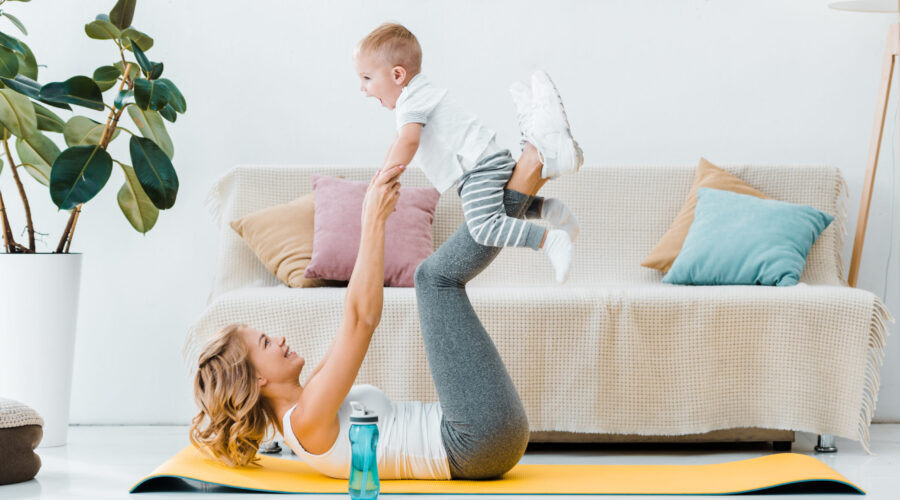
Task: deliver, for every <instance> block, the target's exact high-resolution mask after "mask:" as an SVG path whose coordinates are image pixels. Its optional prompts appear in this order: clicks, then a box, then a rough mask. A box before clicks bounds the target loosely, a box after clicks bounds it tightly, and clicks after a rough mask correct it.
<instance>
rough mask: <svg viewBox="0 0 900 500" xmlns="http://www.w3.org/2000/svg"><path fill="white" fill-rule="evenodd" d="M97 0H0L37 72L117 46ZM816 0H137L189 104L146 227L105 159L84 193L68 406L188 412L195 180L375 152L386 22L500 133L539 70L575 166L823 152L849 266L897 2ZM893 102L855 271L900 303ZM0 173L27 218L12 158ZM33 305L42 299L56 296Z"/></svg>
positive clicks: (201, 290)
mask: <svg viewBox="0 0 900 500" xmlns="http://www.w3.org/2000/svg"><path fill="white" fill-rule="evenodd" d="M113 4H114V1H113V0H79V1H77V2H73V1H70V0H41V1H38V2H31V3H14V2H7V3H6V4H4V5H3V9H4V10H7V9H8V10H9V11H10V12H12V13H14V14H15V15H17V16H19V17H20V18H21V19H22V20H23V21H24V22H25V24H26V25H27V27H28V29H29V32H30V35H29V36H28V37H26V38H25V41H26V42H27V43H29V44H30V46H31V47H32V48H33V50H34V52H35V53H36V54H37V57H38V61H39V62H40V63H42V64H45V65H47V67H46V68H42V70H41V81H42V82H49V81H54V80H61V79H64V78H68V77H69V76H71V75H74V74H88V75H89V74H91V72H92V71H93V70H94V68H96V67H98V66H101V65H104V64H110V63H111V62H113V61H115V60H116V57H117V55H118V53H117V51H116V49H115V46H114V45H113V44H112V43H111V42H108V41H106V42H102V41H96V40H90V39H88V38H87V37H86V36H85V35H84V31H83V25H84V23H86V22H88V21H90V20H91V19H93V17H94V15H95V14H97V13H100V12H107V11H108V10H109V8H110V7H111V6H112V5H113ZM826 5H827V1H826V0H791V1H784V0H628V1H626V0H606V1H588V0H581V1H576V0H569V1H550V0H544V1H539V0H527V1H522V0H518V1H516V0H505V1H477V0H457V1H441V2H438V1H422V0H404V1H395V0H380V1H378V2H371V1H363V0H355V1H347V0H340V1H336V0H335V1H323V0H319V1H288V0H278V1H275V0H268V1H256V2H236V1H222V0H217V1H214V0H191V1H179V2H176V1H174V0H141V1H140V2H139V3H138V8H137V14H136V16H135V25H136V26H137V27H138V28H140V29H142V30H144V31H146V32H147V33H149V34H151V35H152V36H154V37H155V39H156V44H155V46H154V47H153V49H151V51H150V52H149V55H150V57H151V59H154V60H162V61H164V62H165V74H166V76H168V77H169V78H171V79H172V80H174V81H175V82H176V83H177V84H178V85H179V87H180V88H181V90H182V91H183V93H184V94H185V96H186V97H187V102H188V113H187V114H186V115H184V116H181V117H179V119H178V122H177V123H176V124H174V125H172V126H171V127H170V129H169V130H170V132H171V135H172V137H173V139H174V142H175V150H176V154H175V166H176V169H177V170H178V174H179V178H180V181H181V189H180V192H179V195H178V201H177V203H176V205H175V207H174V208H173V209H171V210H169V211H167V212H163V213H162V215H161V217H160V220H159V222H158V224H157V227H156V228H155V229H153V230H152V231H151V232H150V233H149V234H147V235H146V236H142V235H140V234H138V233H136V232H134V231H133V230H132V229H131V228H130V226H129V225H128V223H127V222H126V220H125V219H124V217H123V216H122V215H121V213H120V211H119V209H118V206H117V205H116V201H115V195H116V192H117V190H118V188H119V186H120V185H121V183H122V176H121V173H120V172H115V173H114V174H113V177H112V179H111V180H110V185H108V186H107V188H106V189H105V190H104V191H103V192H102V193H101V194H100V195H99V196H98V197H97V198H95V199H94V200H92V201H91V202H90V203H88V204H87V205H86V206H85V209H84V211H83V214H82V216H81V218H80V219H79V223H78V228H77V231H76V234H75V238H74V243H73V245H72V248H73V251H78V252H83V253H85V254H86V255H85V260H84V270H83V282H82V294H81V316H80V320H79V325H78V337H77V348H76V352H75V373H74V378H73V384H74V388H73V400H72V421H73V422H75V423H186V422H187V421H188V419H189V418H190V417H191V416H192V415H193V413H194V406H193V402H192V400H191V395H190V387H189V385H190V384H189V375H188V373H187V371H186V369H185V367H184V366H183V364H182V361H181V357H180V356H181V354H180V353H181V347H182V344H183V339H184V335H185V332H186V330H187V327H188V325H190V324H191V322H192V321H193V320H194V319H195V318H196V317H197V316H198V315H199V314H200V312H201V310H202V309H203V308H204V306H205V304H206V299H207V294H208V292H209V289H210V284H211V280H212V273H213V265H214V261H215V256H216V235H215V232H214V231H213V227H212V223H211V221H210V219H209V217H208V215H207V213H206V211H205V209H204V207H203V199H204V196H205V194H206V191H207V189H208V187H209V186H210V184H211V183H212V182H213V181H214V180H215V179H216V178H217V177H218V176H219V175H221V174H222V173H224V172H225V171H226V170H227V169H229V168H230V167H231V166H233V165H235V164H237V163H244V162H253V163H314V162H323V163H343V164H372V165H373V166H374V165H376V164H377V163H379V162H380V161H381V160H382V159H383V158H384V154H385V148H386V147H387V146H388V144H389V142H390V140H391V139H392V137H393V133H394V132H393V129H392V118H393V117H392V114H391V113H390V112H389V111H387V110H385V109H382V108H380V107H379V105H378V103H377V102H376V101H374V100H366V99H364V98H363V97H362V96H361V94H360V93H359V91H358V81H357V79H356V77H355V74H354V72H353V69H352V65H351V59H350V55H351V51H352V47H353V45H354V43H355V42H356V41H357V40H358V39H360V38H361V37H362V36H364V35H365V34H366V33H367V32H368V31H369V30H370V29H372V28H373V27H375V26H376V25H377V24H379V23H381V22H383V21H386V20H395V21H399V22H402V23H404V24H406V25H407V26H408V27H409V28H410V29H411V30H412V31H413V32H414V33H415V34H416V35H417V36H418V37H419V40H420V42H421V44H422V46H423V48H424V54H425V56H424V57H425V59H424V70H425V71H426V72H428V73H429V75H430V76H431V77H432V79H433V80H435V81H437V82H440V83H442V84H445V85H446V86H448V87H449V88H452V89H453V91H454V92H457V93H458V95H459V96H460V97H461V98H462V99H464V100H465V101H466V102H468V105H469V107H470V108H472V109H473V110H477V111H478V113H479V114H480V115H481V117H482V118H483V119H484V121H485V122H487V123H488V124H490V125H491V126H494V127H496V129H497V130H498V132H499V135H500V138H501V140H502V142H503V143H505V145H508V146H513V145H514V144H515V142H516V125H515V118H514V109H513V105H512V103H511V102H510V100H509V98H508V94H507V90H506V89H507V87H508V85H509V83H510V82H511V81H512V80H514V79H524V78H526V77H527V75H529V74H530V72H531V71H532V70H534V69H536V68H539V67H543V68H546V69H547V70H549V72H550V73H551V74H552V75H553V76H554V78H555V79H556V81H557V83H558V85H559V87H560V90H561V92H562V93H563V94H564V96H565V99H566V103H567V105H568V110H569V117H570V121H571V123H572V127H573V130H574V131H575V134H576V137H577V138H578V139H579V141H580V143H581V144H582V145H583V147H584V151H585V161H586V162H587V163H588V164H637V163H644V164H654V163H665V164H696V162H697V160H698V158H699V157H700V156H701V155H704V156H706V157H707V158H709V159H710V160H711V161H713V162H715V163H721V164H727V163H818V164H822V163H825V164H832V165H836V166H839V167H840V168H841V169H842V170H843V172H844V175H845V176H846V178H847V180H848V183H849V186H850V191H851V193H852V194H851V199H850V201H849V205H848V207H849V209H850V210H849V212H850V213H849V216H848V226H849V227H848V230H849V232H850V233H849V235H848V237H847V246H846V249H845V259H846V262H847V263H848V265H849V262H850V249H851V245H852V236H853V232H854V231H855V226H856V216H857V210H858V206H859V196H860V192H861V184H862V181H863V174H864V169H865V160H866V157H867V154H868V145H869V138H870V135H871V132H872V124H873V117H874V113H875V102H876V92H877V90H878V83H879V77H880V73H881V61H882V53H883V48H884V40H885V36H886V33H887V28H888V26H889V25H890V24H891V22H895V21H896V19H895V18H894V17H892V16H888V15H875V14H854V13H845V12H838V11H833V10H830V9H828V8H827V7H826ZM5 23H6V22H5V21H2V20H0V29H2V30H3V31H6V32H10V33H12V32H13V30H14V29H13V28H12V27H11V26H9V25H8V24H5ZM895 109H896V108H895V106H894V104H892V106H891V118H890V120H889V125H888V130H887V133H888V138H889V140H888V141H887V144H888V146H886V147H885V149H884V155H885V156H883V158H884V160H883V162H882V166H881V169H880V171H879V174H880V175H879V177H878V183H877V189H876V192H875V196H874V199H873V202H872V204H873V205H872V213H871V216H870V220H869V230H868V239H867V241H866V246H865V252H864V254H863V257H864V258H863V261H862V266H861V275H860V280H859V286H860V287H862V288H866V289H869V290H872V291H874V292H876V293H877V294H879V295H881V294H882V293H883V290H884V286H885V283H887V284H888V286H887V293H888V296H887V304H888V306H889V309H890V311H891V312H892V313H893V314H895V315H898V316H900V308H898V302H900V301H898V299H900V294H898V287H897V284H898V271H897V270H898V268H900V266H898V262H897V259H896V255H894V261H893V263H892V264H893V265H892V267H891V269H890V272H888V273H887V274H885V264H886V259H887V257H888V255H889V252H888V248H889V246H890V241H889V235H890V234H891V229H892V227H895V226H896V225H897V220H896V218H894V217H893V216H892V214H891V213H890V209H891V201H890V200H891V195H892V191H893V188H892V170H891V166H892V159H893V158H894V157H895V156H896V155H893V156H892V151H891V145H893V144H895V143H896V142H897V140H896V139H897V137H898V131H897V125H896V123H897V120H896V119H895V116H896V115H895ZM79 112H80V113H81V114H89V115H92V112H90V111H86V112H81V111H80V110H79ZM64 116H68V115H64ZM97 119H98V120H99V119H101V117H100V116H99V114H98V115H97ZM130 128H132V129H134V127H133V126H131V127H130ZM125 137H126V136H124V134H123V138H120V139H119V140H118V142H114V143H113V145H112V146H111V151H112V152H113V155H114V157H119V158H122V159H127V158H128V153H127V141H126V140H124V138H125ZM895 149H896V148H895ZM893 161H894V162H896V160H893ZM29 180H30V179H29ZM28 185H29V186H28V187H29V189H28V192H29V193H30V195H31V200H32V202H33V203H34V212H35V217H36V220H37V222H38V230H40V231H42V232H48V233H50V236H49V237H47V238H46V239H47V242H48V243H47V245H46V246H44V247H43V250H44V251H52V249H53V248H55V244H56V241H57V240H58V238H59V235H60V232H61V229H62V226H63V224H64V223H65V215H64V214H62V215H61V214H58V213H57V211H56V209H55V207H53V205H52V203H51V202H50V200H49V196H48V194H47V191H46V190H45V189H43V188H40V186H38V185H37V184H36V183H34V182H28ZM0 189H2V192H3V194H4V197H5V199H6V201H7V204H8V205H12V208H13V211H12V214H11V217H12V220H13V221H14V222H13V223H14V224H15V225H16V226H18V227H22V226H21V225H22V220H23V219H22V216H21V212H20V211H17V210H16V209H17V208H18V203H17V195H16V191H15V189H14V186H13V185H12V181H11V176H10V175H9V173H8V172H4V173H3V175H2V176H0ZM898 232H900V231H894V234H895V238H896V237H897V236H896V234H897V233H898ZM898 250H900V246H898V245H896V244H895V245H894V247H893V253H894V254H896V253H897V251H898ZM47 310H48V314H52V310H53V304H47ZM893 329H896V326H894V327H893ZM898 344H900V339H897V338H895V337H891V338H889V339H888V351H889V353H888V357H887V360H886V362H885V366H884V367H883V369H882V387H881V392H880V398H879V401H878V408H877V413H876V415H875V420H876V421H895V422H896V421H898V420H900V397H898V396H897V390H898V388H900V369H898V364H897V362H898V361H900V347H898Z"/></svg>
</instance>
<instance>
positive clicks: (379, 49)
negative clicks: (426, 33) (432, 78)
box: [353, 23, 422, 78]
mask: <svg viewBox="0 0 900 500" xmlns="http://www.w3.org/2000/svg"><path fill="white" fill-rule="evenodd" d="M360 54H372V55H374V56H375V57H378V58H379V59H381V60H382V61H384V62H385V63H387V64H390V65H391V66H403V67H404V68H406V72H407V78H412V77H413V76H415V75H417V74H418V73H419V71H421V70H422V47H421V46H419V40H418V39H416V35H413V34H412V32H410V31H409V30H408V29H406V28H405V27H404V26H403V25H400V24H397V23H384V24H382V25H381V26H379V27H377V28H375V29H374V30H372V32H371V33H369V34H368V35H366V37H365V38H363V39H362V40H360V41H359V43H358V44H356V49H355V50H354V51H353V58H354V59H355V58H357V57H359V55H360Z"/></svg>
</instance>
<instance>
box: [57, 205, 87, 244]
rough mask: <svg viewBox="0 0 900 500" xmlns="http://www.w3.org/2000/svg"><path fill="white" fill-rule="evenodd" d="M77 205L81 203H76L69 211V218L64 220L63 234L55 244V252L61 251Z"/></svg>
mask: <svg viewBox="0 0 900 500" xmlns="http://www.w3.org/2000/svg"><path fill="white" fill-rule="evenodd" d="M79 207H81V205H78V206H77V207H75V208H73V209H72V211H71V212H69V220H68V221H66V228H65V229H63V234H62V237H61V238H60V239H59V244H58V245H56V253H62V251H63V247H64V246H65V244H66V241H67V240H68V239H69V236H70V235H69V231H71V230H72V221H73V220H75V211H76V210H78V208H79Z"/></svg>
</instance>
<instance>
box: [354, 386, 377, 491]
mask: <svg viewBox="0 0 900 500" xmlns="http://www.w3.org/2000/svg"><path fill="white" fill-rule="evenodd" d="M350 408H351V409H352V413H351V414H350V450H351V463H350V485H349V487H350V498H352V499H354V500H374V499H375V498H378V492H379V491H381V483H380V482H379V481H378V463H377V462H378V460H377V458H376V456H375V453H376V450H377V449H378V425H377V424H378V415H376V414H375V413H374V412H372V411H369V410H367V409H366V407H365V406H363V405H362V404H361V403H358V402H356V401H351V402H350Z"/></svg>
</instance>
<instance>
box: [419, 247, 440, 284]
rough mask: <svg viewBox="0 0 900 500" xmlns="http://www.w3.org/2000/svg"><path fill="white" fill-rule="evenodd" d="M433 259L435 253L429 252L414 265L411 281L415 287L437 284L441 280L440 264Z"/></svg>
mask: <svg viewBox="0 0 900 500" xmlns="http://www.w3.org/2000/svg"><path fill="white" fill-rule="evenodd" d="M435 260H436V259H435V254H431V255H429V256H428V258H426V259H425V260H423V261H422V262H421V263H419V265H418V266H417V267H416V272H415V274H413V283H414V284H415V287H416V288H417V289H418V288H424V287H433V286H437V285H438V284H439V283H440V282H441V279H442V278H443V276H442V274H441V266H440V264H439V263H437V262H435Z"/></svg>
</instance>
